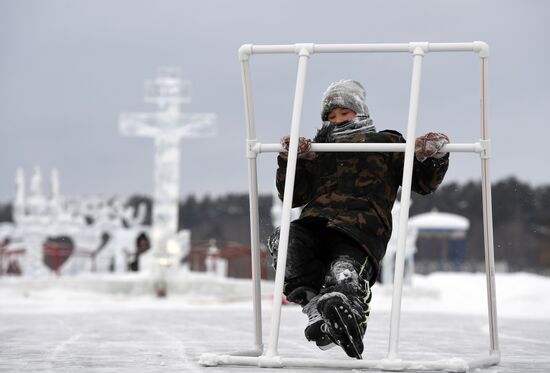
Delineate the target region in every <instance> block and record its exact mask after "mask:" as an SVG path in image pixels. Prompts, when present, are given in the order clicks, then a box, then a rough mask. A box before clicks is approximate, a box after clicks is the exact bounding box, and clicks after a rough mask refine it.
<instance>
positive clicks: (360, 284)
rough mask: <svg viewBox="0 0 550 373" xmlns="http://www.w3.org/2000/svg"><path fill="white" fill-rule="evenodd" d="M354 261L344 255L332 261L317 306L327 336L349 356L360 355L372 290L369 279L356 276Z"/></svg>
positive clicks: (357, 356) (359, 356) (360, 357)
mask: <svg viewBox="0 0 550 373" xmlns="http://www.w3.org/2000/svg"><path fill="white" fill-rule="evenodd" d="M355 264H356V263H355V262H354V261H353V260H352V259H351V258H347V257H342V258H339V259H338V260H336V261H334V262H333V264H332V265H331V269H330V271H329V273H328V274H327V277H326V279H325V286H324V288H323V289H322V291H321V294H322V295H321V296H320V297H319V298H318V301H317V310H318V311H319V314H320V315H321V318H322V319H323V321H324V322H325V330H326V332H327V333H328V334H329V335H330V339H331V340H333V341H334V342H335V343H336V344H338V345H339V346H340V347H342V349H343V350H344V351H345V352H346V354H347V355H348V356H350V357H355V358H357V359H362V356H361V354H362V353H363V336H364V335H365V331H366V329H367V320H368V316H369V314H370V309H369V302H370V299H371V292H370V287H369V283H368V281H366V280H364V279H363V278H362V277H361V276H359V274H358V273H357V270H356V265H355ZM357 267H358V266H357Z"/></svg>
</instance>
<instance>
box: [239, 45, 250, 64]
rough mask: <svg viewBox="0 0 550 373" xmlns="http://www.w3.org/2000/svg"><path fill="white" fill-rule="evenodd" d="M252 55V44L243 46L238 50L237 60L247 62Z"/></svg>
mask: <svg viewBox="0 0 550 373" xmlns="http://www.w3.org/2000/svg"><path fill="white" fill-rule="evenodd" d="M251 54H252V44H243V45H241V47H240V48H239V60H240V61H248V59H249V58H250V55H251Z"/></svg>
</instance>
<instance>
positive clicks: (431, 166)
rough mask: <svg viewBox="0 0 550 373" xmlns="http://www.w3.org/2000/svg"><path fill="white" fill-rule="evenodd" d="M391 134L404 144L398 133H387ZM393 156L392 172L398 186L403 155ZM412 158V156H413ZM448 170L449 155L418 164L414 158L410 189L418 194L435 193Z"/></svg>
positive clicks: (401, 175)
mask: <svg viewBox="0 0 550 373" xmlns="http://www.w3.org/2000/svg"><path fill="white" fill-rule="evenodd" d="M387 132H391V133H392V134H397V135H399V142H405V139H404V138H403V136H401V134H400V133H399V132H396V131H387ZM393 154H394V172H395V175H396V177H397V178H398V179H399V180H398V182H399V185H401V181H402V180H403V168H404V163H405V153H393ZM413 157H414V155H413ZM448 168H449V154H447V155H445V156H444V157H443V158H439V159H435V158H428V159H426V160H425V161H424V162H420V161H419V160H418V159H416V157H414V164H413V175H412V185H411V188H412V190H413V191H414V192H416V193H418V194H430V193H433V192H435V190H436V189H437V187H439V185H440V184H441V182H442V181H443V178H444V177H445V173H446V172H447V169H448Z"/></svg>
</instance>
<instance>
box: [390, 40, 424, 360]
mask: <svg viewBox="0 0 550 373" xmlns="http://www.w3.org/2000/svg"><path fill="white" fill-rule="evenodd" d="M423 57H424V52H423V50H422V49H421V48H416V49H415V50H414V59H413V70H412V82H411V96H410V101H409V118H408V124H407V138H406V141H407V144H406V147H405V164H404V167H403V181H402V183H401V210H400V213H399V228H398V229H399V230H398V232H397V252H396V255H395V275H394V279H393V298H392V309H391V321H390V343H389V351H388V358H389V359H397V354H398V351H397V350H398V342H399V323H400V317H401V295H402V292H403V273H404V268H405V243H406V240H407V227H408V222H409V208H410V201H411V185H412V173H413V163H414V158H413V157H414V143H415V138H416V137H415V132H416V119H417V116H418V102H419V96H420V78H421V73H422V59H423Z"/></svg>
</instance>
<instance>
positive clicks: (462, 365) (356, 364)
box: [199, 354, 500, 372]
mask: <svg viewBox="0 0 550 373" xmlns="http://www.w3.org/2000/svg"><path fill="white" fill-rule="evenodd" d="M499 362H500V355H499V354H488V355H486V356H481V357H478V358H475V359H462V358H450V359H440V360H402V359H381V360H351V359H349V360H339V359H330V360H329V359H316V358H284V357H281V356H274V357H267V356H260V357H251V356H234V355H216V354H203V355H202V356H201V357H200V360H199V364H201V365H203V366H218V365H241V366H258V367H262V368H282V367H305V368H333V369H376V370H391V371H402V370H408V369H413V370H415V371H419V370H424V371H435V370H439V371H447V372H467V371H468V370H469V369H473V368H483V367H488V366H491V365H495V364H498V363H499Z"/></svg>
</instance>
